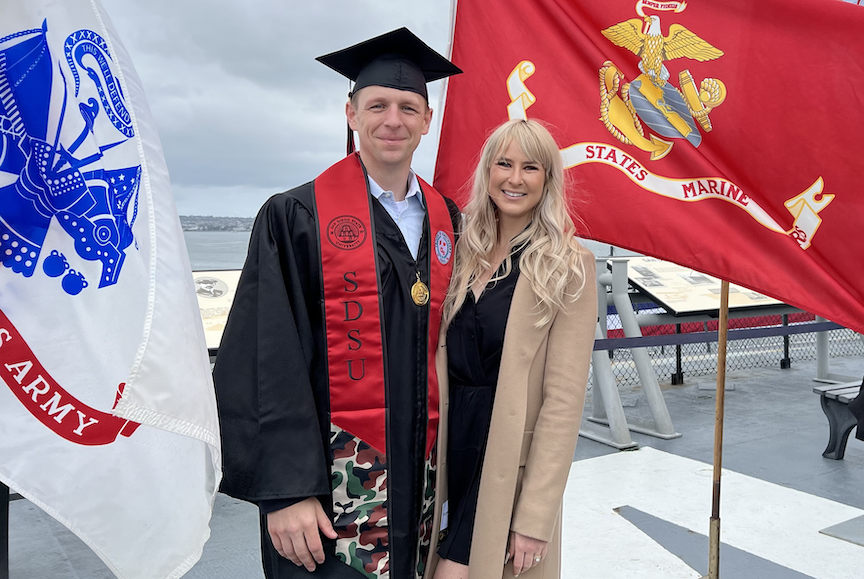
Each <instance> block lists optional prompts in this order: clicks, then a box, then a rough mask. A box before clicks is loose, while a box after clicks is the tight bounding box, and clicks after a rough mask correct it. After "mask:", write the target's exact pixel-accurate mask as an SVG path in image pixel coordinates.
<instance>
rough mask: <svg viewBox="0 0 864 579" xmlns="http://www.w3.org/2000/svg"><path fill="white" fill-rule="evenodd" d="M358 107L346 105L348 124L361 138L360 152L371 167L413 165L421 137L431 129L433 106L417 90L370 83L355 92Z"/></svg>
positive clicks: (387, 167)
mask: <svg viewBox="0 0 864 579" xmlns="http://www.w3.org/2000/svg"><path fill="white" fill-rule="evenodd" d="M354 102H355V103H356V107H355V106H354V105H352V103H351V102H349V103H348V104H347V105H346V106H345V113H346V114H347V115H348V125H349V126H350V127H351V129H352V130H355V131H357V134H358V136H359V138H360V154H361V156H362V157H363V162H364V163H365V164H366V165H367V168H368V169H372V170H375V169H383V170H391V169H393V168H397V167H400V168H401V167H402V166H410V165H411V156H412V155H413V154H414V150H415V149H416V148H417V145H418V144H420V137H421V136H423V135H425V134H426V133H428V132H429V125H430V123H431V122H432V109H430V108H429V107H428V105H427V104H426V99H424V98H423V97H422V96H420V95H419V94H417V93H415V92H411V91H407V90H398V89H395V88H387V87H383V86H367V87H365V88H362V89H360V90H359V91H358V92H357V94H356V95H355V98H354Z"/></svg>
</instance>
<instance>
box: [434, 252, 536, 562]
mask: <svg viewBox="0 0 864 579" xmlns="http://www.w3.org/2000/svg"><path fill="white" fill-rule="evenodd" d="M520 254H521V250H520V251H517V252H516V253H515V254H514V255H513V257H512V268H511V270H510V274H509V275H508V276H507V277H505V278H504V279H501V280H498V281H496V282H492V283H490V284H488V285H487V286H486V288H485V289H484V291H483V293H482V294H481V295H480V299H479V300H478V301H476V302H475V300H474V292H473V291H471V290H469V291H468V295H467V296H466V297H465V302H464V303H463V304H462V307H461V308H460V309H459V311H458V312H457V313H456V316H455V317H454V318H453V322H452V323H451V324H450V327H449V328H448V329H447V364H448V374H449V378H450V414H449V430H448V435H447V436H448V438H447V445H448V446H447V463H448V473H447V487H448V494H447V496H448V501H449V503H448V507H447V510H448V526H447V529H446V530H445V536H444V538H443V540H442V541H441V543H440V545H439V547H438V554H439V555H440V556H441V557H443V558H445V559H449V560H451V561H455V562H457V563H461V564H463V565H467V564H468V555H469V553H470V552H471V534H472V532H473V530H474V512H475V511H476V510H477V495H478V493H479V490H480V472H481V471H482V468H483V455H484V453H485V451H486V437H487V434H488V433H489V423H490V421H491V419H492V402H493V401H494V399H495V385H496V384H497V383H498V370H499V368H500V366H501V349H502V347H503V345H504V330H505V327H506V325H507V315H508V313H509V312H510V303H511V301H512V300H513V290H514V289H515V287H516V280H517V279H518V278H519V255H520Z"/></svg>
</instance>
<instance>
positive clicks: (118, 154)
mask: <svg viewBox="0 0 864 579" xmlns="http://www.w3.org/2000/svg"><path fill="white" fill-rule="evenodd" d="M2 13H3V16H2V18H0V263H2V266H0V480H2V481H3V482H5V483H6V484H7V485H8V486H10V487H11V488H12V489H13V490H15V491H17V492H19V493H20V494H21V495H22V496H24V497H25V498H27V499H29V500H30V501H32V502H33V503H35V504H37V505H38V506H40V507H41V508H42V509H44V510H45V511H46V512H47V513H49V514H50V515H51V516H53V517H54V518H56V519H57V520H58V521H60V522H61V523H63V524H64V525H66V526H67V527H68V528H69V529H70V530H72V531H73V532H74V533H76V534H77V535H78V536H79V537H81V539H83V540H84V542H85V543H87V544H88V545H89V546H90V547H91V548H92V549H93V551H94V552H95V553H96V554H97V555H98V556H99V557H101V558H102V560H103V561H105V563H106V564H107V565H108V567H109V568H110V569H111V570H112V571H113V572H114V573H115V574H116V575H117V576H118V577H121V578H130V579H133V578H135V579H137V578H141V579H145V578H146V579H156V578H160V579H161V578H168V577H179V576H181V575H182V574H183V573H185V572H186V571H187V570H188V569H189V568H190V567H191V566H192V565H194V564H195V562H196V561H197V560H198V559H199V558H200V555H201V551H202V548H203V546H204V543H205V542H206V540H207V538H208V537H209V534H210V531H209V520H210V514H211V509H212V506H213V500H214V497H215V494H216V490H217V488H218V485H219V481H220V479H221V458H220V453H219V427H218V422H217V416H216V402H215V398H214V394H213V387H212V382H211V378H210V369H209V360H208V356H207V350H206V347H205V342H204V335H203V329H202V326H201V319H200V316H199V313H198V306H197V303H196V299H195V293H194V289H193V284H192V275H191V271H190V267H189V260H188V257H187V255H186V247H185V243H184V240H183V236H182V232H181V230H180V223H179V220H178V218H177V211H176V208H175V205H174V201H173V198H172V195H171V188H170V183H169V179H168V172H167V169H166V166H165V161H164V159H163V156H162V149H161V145H160V143H159V138H158V136H157V134H156V130H155V127H154V124H153V120H152V118H151V116H150V111H149V109H148V106H147V103H146V100H145V97H144V92H143V90H142V87H141V82H140V80H139V79H138V76H137V74H136V73H135V70H134V68H133V67H132V64H131V62H130V61H129V55H128V54H127V53H126V51H125V49H124V47H123V44H122V43H121V42H120V40H119V39H118V37H117V33H116V30H115V29H114V27H113V25H112V24H111V22H110V20H109V19H108V17H107V15H106V13H105V10H104V8H103V7H102V6H101V5H100V4H99V2H97V1H95V0H93V1H90V0H64V1H63V2H57V1H56V0H55V1H52V0H4V1H3V8H2Z"/></svg>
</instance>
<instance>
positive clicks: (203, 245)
mask: <svg viewBox="0 0 864 579" xmlns="http://www.w3.org/2000/svg"><path fill="white" fill-rule="evenodd" d="M250 234H251V232H250V231H184V232H183V237H185V238H186V250H187V251H188V252H189V261H191V262H192V271H213V270H220V269H241V268H242V267H243V263H244V262H245V261H246V251H247V249H248V247H249V236H250Z"/></svg>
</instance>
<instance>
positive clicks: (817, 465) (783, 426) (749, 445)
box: [9, 357, 864, 579]
mask: <svg viewBox="0 0 864 579" xmlns="http://www.w3.org/2000/svg"><path fill="white" fill-rule="evenodd" d="M830 370H831V372H832V373H835V374H846V375H850V376H859V377H860V376H861V375H862V374H864V358H862V357H854V358H834V359H832V360H831V367H830ZM815 372H816V364H815V362H793V368H791V369H789V370H780V369H779V368H777V369H773V368H772V369H749V370H741V371H735V372H730V373H728V374H727V382H728V383H729V384H734V386H735V388H734V390H728V391H727V393H726V419H725V434H724V455H723V467H724V469H728V470H732V471H736V472H739V473H742V474H746V475H749V476H752V477H756V478H759V479H762V480H765V481H769V482H773V483H776V484H779V485H783V486H786V487H789V488H792V489H796V490H799V491H803V492H806V493H809V494H812V495H816V496H819V497H823V498H827V499H830V500H833V501H837V502H840V503H844V504H847V505H850V506H853V507H856V508H859V509H864V442H862V441H858V440H855V439H854V432H853V437H850V440H849V444H848V446H847V450H846V457H845V459H844V460H840V461H834V460H829V459H825V458H822V451H823V450H824V449H825V445H826V444H827V441H828V422H827V420H826V418H825V416H824V414H823V413H822V410H821V408H820V406H819V397H818V396H817V395H816V394H813V392H812V389H813V386H814V385H815V384H816V383H814V382H813V377H814V376H815ZM715 381H716V378H715V377H714V376H705V377H699V378H692V377H685V384H683V385H680V386H669V385H664V386H663V389H664V395H665V399H666V403H667V405H668V408H669V413H670V415H671V417H672V420H673V422H674V425H675V428H676V430H677V431H678V432H680V433H682V434H683V436H682V437H681V438H677V439H673V440H660V439H656V438H652V437H649V436H644V435H640V434H636V433H634V434H633V439H634V440H635V441H637V442H638V443H639V444H640V445H642V446H650V447H654V448H656V449H659V450H662V451H665V452H668V453H672V454H676V455H680V456H684V457H687V458H691V459H694V460H698V461H702V462H705V463H709V464H710V463H711V462H712V451H713V436H714V392H713V391H712V390H711V387H712V385H713V384H714V382H715ZM621 394H622V397H623V398H625V399H626V400H628V402H629V403H633V402H635V405H634V406H628V407H627V408H626V409H625V410H626V412H627V414H628V415H631V416H640V415H641V416H643V417H645V418H647V417H648V414H647V412H648V405H647V403H646V402H645V401H644V399H642V398H641V396H640V394H639V390H638V388H636V389H632V390H631V389H629V388H622V389H621ZM589 404H590V394H589ZM615 452H618V451H616V450H614V449H612V448H610V447H608V446H604V445H602V444H600V443H597V442H593V441H591V440H588V439H585V438H580V440H579V444H578V447H577V450H576V455H575V460H577V461H578V460H583V459H588V458H592V457H596V456H600V455H604V454H610V453H615ZM624 512H625V514H627V515H629V516H631V517H633V519H634V520H638V521H639V524H640V525H643V526H644V529H643V530H644V531H645V532H646V533H648V534H649V535H650V536H651V537H652V538H654V539H655V540H656V541H657V542H658V543H660V544H661V545H663V546H664V547H665V548H666V549H668V550H669V551H670V552H672V553H674V554H675V555H677V556H678V557H680V558H681V559H682V560H684V561H685V562H686V561H688V560H690V559H692V558H693V557H702V558H704V557H705V555H704V552H705V551H704V550H703V549H704V546H703V544H704V541H701V540H694V539H695V538H694V537H692V536H689V537H688V535H687V533H686V532H684V531H682V530H681V529H680V528H676V527H675V526H674V525H665V526H664V525H663V524H662V521H658V520H653V519H652V518H651V517H650V516H643V515H640V513H639V512H638V511H632V510H630V511H627V510H626V509H625V511H624ZM709 514H710V513H706V515H705V516H706V519H707V517H708V516H709ZM640 528H641V527H640ZM9 534H10V545H9V550H10V577H11V579H103V578H104V579H111V578H112V577H113V575H112V574H111V573H110V572H109V571H108V570H107V568H106V567H105V566H104V565H103V564H102V562H101V561H100V560H99V559H98V558H97V557H96V556H95V555H94V554H93V553H92V552H91V551H90V550H89V548H87V547H86V546H85V545H84V544H83V543H82V542H81V541H80V540H78V539H77V537H75V536H74V535H72V533H70V532H68V531H67V530H65V528H64V527H62V526H61V525H59V524H58V523H56V522H55V521H54V520H53V519H51V518H50V517H48V516H47V515H45V514H44V513H42V512H41V510H39V509H38V508H37V507H34V506H33V505H31V504H30V503H28V502H27V501H26V500H16V501H13V502H12V504H11V505H10V529H9ZM676 537H677V538H678V539H676ZM620 548H622V546H619V549H620ZM724 549H725V547H724ZM734 551H735V550H733V549H727V550H725V551H724V557H726V558H725V559H722V560H723V561H724V573H723V578H724V579H738V578H740V579H744V578H745V577H746V578H747V579H750V578H752V577H756V576H757V575H753V574H752V571H753V569H752V568H750V569H749V571H748V567H747V565H748V561H750V563H749V564H752V560H749V559H748V557H752V555H749V554H747V553H746V552H743V551H741V552H740V553H739V555H740V556H741V557H742V559H741V560H740V564H741V565H739V564H737V563H739V561H738V559H737V558H736V555H734ZM697 553H698V554H697ZM727 553H728V555H727ZM862 557H864V547H862ZM695 560H700V559H698V558H697V559H695ZM862 560H864V559H862ZM742 565H743V567H742ZM694 568H695V567H694ZM783 569H784V568H771V566H770V565H768V564H767V563H766V564H765V567H764V568H760V571H759V573H758V576H759V578H760V579H769V578H771V579H773V578H777V579H780V578H783V577H789V578H790V579H791V578H793V577H804V576H803V575H801V574H800V573H796V572H794V571H791V570H786V571H788V572H784V571H783ZM699 570H700V571H704V570H703V569H699ZM185 577H187V578H190V579H205V578H206V579H261V578H262V577H263V573H262V572H261V570H260V559H259V555H258V530H257V509H256V508H255V507H252V506H250V505H248V504H245V503H242V502H239V501H235V500H233V499H230V498H228V497H226V496H224V495H219V497H218V499H217V501H216V506H215V509H214V513H213V520H212V538H211V539H210V541H209V543H208V544H207V546H206V547H205V550H204V555H203V557H202V559H201V561H200V562H199V563H198V564H197V565H196V566H195V567H194V568H193V569H192V570H191V571H190V572H189V573H188V574H187V575H185ZM592 579H595V578H592ZM601 579H602V578H601Z"/></svg>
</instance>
